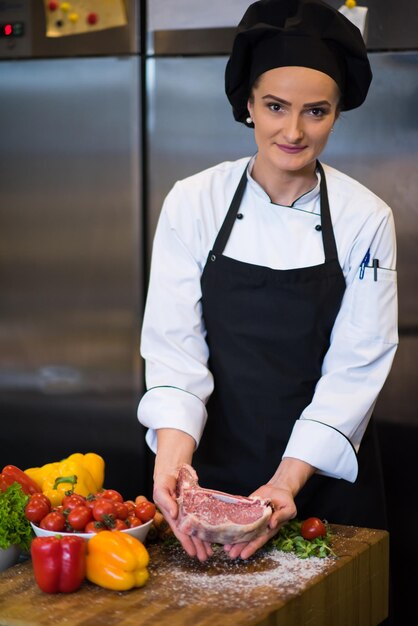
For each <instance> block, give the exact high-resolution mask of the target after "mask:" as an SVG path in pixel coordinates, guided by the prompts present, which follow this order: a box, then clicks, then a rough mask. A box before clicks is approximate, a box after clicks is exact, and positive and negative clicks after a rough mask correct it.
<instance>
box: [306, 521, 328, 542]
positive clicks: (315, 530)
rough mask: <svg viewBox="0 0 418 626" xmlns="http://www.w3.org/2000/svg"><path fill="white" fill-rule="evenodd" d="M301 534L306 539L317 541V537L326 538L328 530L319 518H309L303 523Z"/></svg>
mask: <svg viewBox="0 0 418 626" xmlns="http://www.w3.org/2000/svg"><path fill="white" fill-rule="evenodd" d="M300 534H301V535H302V537H303V538H304V539H316V538H317V537H325V535H326V534H327V529H326V527H325V524H324V522H322V521H321V520H320V519H319V518H318V517H309V518H308V519H307V520H305V521H304V522H302V525H301V527H300Z"/></svg>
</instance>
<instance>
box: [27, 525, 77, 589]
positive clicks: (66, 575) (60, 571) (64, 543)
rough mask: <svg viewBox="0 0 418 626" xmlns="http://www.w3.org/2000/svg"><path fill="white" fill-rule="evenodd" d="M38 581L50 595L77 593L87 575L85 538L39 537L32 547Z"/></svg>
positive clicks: (41, 587)
mask: <svg viewBox="0 0 418 626" xmlns="http://www.w3.org/2000/svg"><path fill="white" fill-rule="evenodd" d="M30 551H31V557H32V565H33V571H34V574H35V580H36V582H37V584H38V586H39V588H40V589H41V590H42V591H45V592H46V593H71V592H73V591H76V590H77V589H78V588H79V587H80V586H81V583H82V582H83V580H84V578H85V575H86V542H85V540H84V539H83V538H82V537H77V536H73V537H72V536H69V537H64V536H59V535H55V536H53V537H35V539H34V540H33V541H32V544H31V549H30Z"/></svg>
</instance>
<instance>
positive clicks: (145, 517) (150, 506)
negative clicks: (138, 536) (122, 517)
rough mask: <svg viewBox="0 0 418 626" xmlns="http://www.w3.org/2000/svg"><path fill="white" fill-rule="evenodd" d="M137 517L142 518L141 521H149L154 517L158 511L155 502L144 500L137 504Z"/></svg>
mask: <svg viewBox="0 0 418 626" xmlns="http://www.w3.org/2000/svg"><path fill="white" fill-rule="evenodd" d="M135 509H136V514H137V517H139V519H140V520H141V522H144V523H145V522H149V521H150V519H152V518H153V517H154V515H155V512H156V510H157V509H156V507H155V504H154V503H153V502H142V503H140V504H137V505H136V507H135Z"/></svg>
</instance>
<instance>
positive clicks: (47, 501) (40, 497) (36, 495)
mask: <svg viewBox="0 0 418 626" xmlns="http://www.w3.org/2000/svg"><path fill="white" fill-rule="evenodd" d="M30 499H31V500H42V501H43V502H45V504H48V505H49V507H51V501H50V499H49V498H48V497H47V496H46V495H45V494H44V493H34V494H33V495H32V496H30Z"/></svg>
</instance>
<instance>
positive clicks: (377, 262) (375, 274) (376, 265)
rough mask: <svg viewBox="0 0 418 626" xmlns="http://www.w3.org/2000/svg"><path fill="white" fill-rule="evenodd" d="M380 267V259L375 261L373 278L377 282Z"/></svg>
mask: <svg viewBox="0 0 418 626" xmlns="http://www.w3.org/2000/svg"><path fill="white" fill-rule="evenodd" d="M378 267H379V259H373V278H374V280H375V281H377V268H378Z"/></svg>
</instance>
